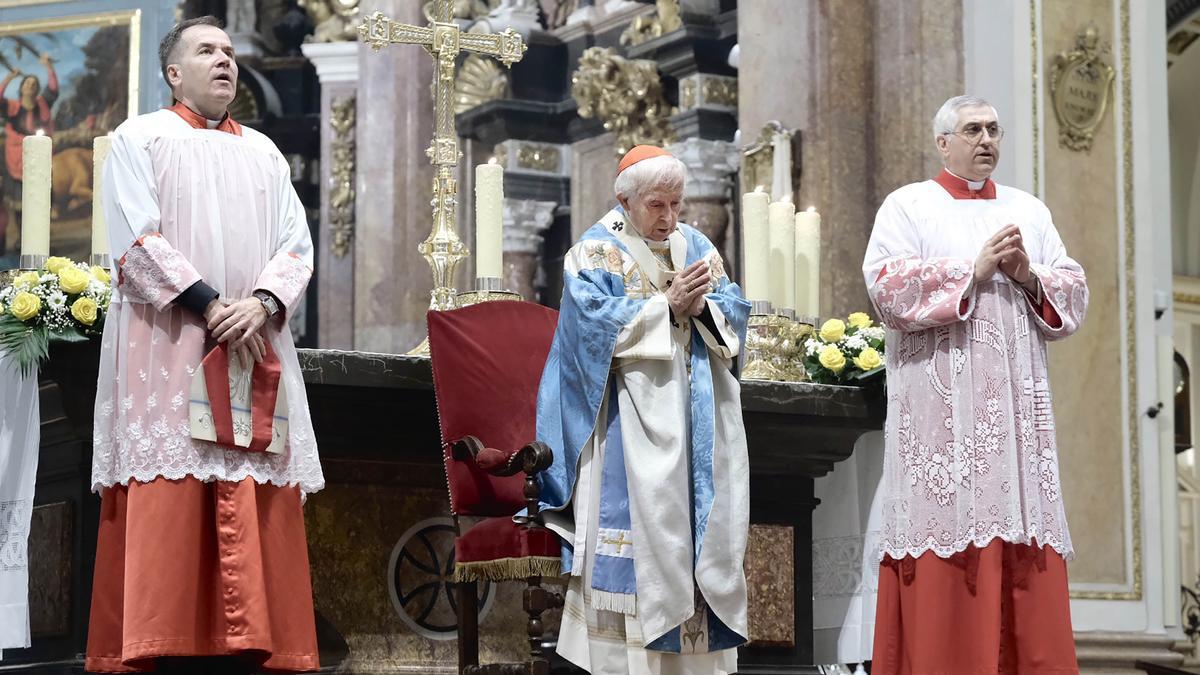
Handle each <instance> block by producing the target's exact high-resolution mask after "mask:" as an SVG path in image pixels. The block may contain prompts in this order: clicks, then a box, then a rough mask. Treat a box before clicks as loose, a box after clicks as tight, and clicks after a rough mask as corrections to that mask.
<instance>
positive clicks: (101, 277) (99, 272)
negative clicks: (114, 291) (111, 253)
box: [92, 265, 112, 284]
mask: <svg viewBox="0 0 1200 675" xmlns="http://www.w3.org/2000/svg"><path fill="white" fill-rule="evenodd" d="M92 276H94V277H96V281H100V282H103V283H106V284H108V283H112V277H111V276H109V274H108V270H106V269H104V268H103V267H100V266H99V265H92Z"/></svg>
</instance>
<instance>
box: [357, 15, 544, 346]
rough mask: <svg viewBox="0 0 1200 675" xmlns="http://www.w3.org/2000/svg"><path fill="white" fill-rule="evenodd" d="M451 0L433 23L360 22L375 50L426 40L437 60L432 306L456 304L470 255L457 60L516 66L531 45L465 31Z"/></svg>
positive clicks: (429, 247)
mask: <svg viewBox="0 0 1200 675" xmlns="http://www.w3.org/2000/svg"><path fill="white" fill-rule="evenodd" d="M451 4H452V0H435V2H434V3H433V17H434V20H433V22H432V23H431V24H430V25H428V26H413V25H409V24H406V23H399V22H396V21H392V20H391V19H389V18H387V17H386V16H384V15H383V14H382V13H381V12H375V13H374V14H372V15H371V16H369V17H367V19H366V20H364V21H363V24H362V25H361V26H359V27H358V34H359V39H360V40H361V41H362V42H364V43H366V44H369V45H371V47H372V48H373V49H374V50H375V51H379V50H380V49H381V48H382V47H384V46H386V45H388V44H410V45H421V46H423V47H425V49H426V50H427V51H428V52H429V54H430V56H432V57H433V58H434V59H436V60H437V67H436V70H435V72H434V76H433V115H434V132H433V133H434V136H433V143H432V144H431V145H430V146H429V149H427V150H426V151H425V154H426V155H428V156H429V159H430V161H431V162H432V163H433V166H434V168H435V169H436V171H437V175H436V176H435V177H434V179H433V201H432V206H433V230H432V231H431V232H430V233H429V236H428V237H427V238H426V239H425V241H423V242H421V245H420V246H418V247H417V250H418V251H420V252H421V255H423V256H425V260H427V261H428V262H429V266H430V267H431V268H433V291H432V298H431V300H430V303H429V308H430V309H434V310H443V309H454V307H455V306H456V301H455V295H456V289H455V288H454V268H455V267H456V266H457V265H458V263H459V261H461V260H462V259H463V258H465V257H467V256H468V255H469V254H470V252H469V251H468V250H467V247H466V245H465V244H463V242H462V239H460V238H459V236H458V232H457V230H456V227H455V221H456V217H455V215H456V209H455V205H456V204H457V199H456V198H455V195H456V194H457V193H458V183H457V181H456V180H455V178H454V172H455V167H457V166H458V159H459V157H461V156H462V153H461V152H460V151H459V149H458V132H457V131H456V130H455V128H454V77H455V72H454V71H455V68H454V66H455V60H456V59H457V58H458V55H459V52H463V51H466V52H474V53H476V54H485V55H487V56H491V57H494V58H496V59H498V60H499V61H500V62H501V63H503V64H504V65H505V66H508V67H512V64H514V63H516V62H517V61H520V60H521V57H522V56H524V55H525V49H526V46H525V42H524V40H522V39H521V36H520V34H518V33H517V32H516V31H514V30H513V29H512V28H507V29H505V30H504V32H502V33H493V34H479V33H464V32H463V31H462V30H460V29H459V27H458V24H457V23H454V21H453V19H452V15H451V11H450V10H451ZM418 350H420V347H418Z"/></svg>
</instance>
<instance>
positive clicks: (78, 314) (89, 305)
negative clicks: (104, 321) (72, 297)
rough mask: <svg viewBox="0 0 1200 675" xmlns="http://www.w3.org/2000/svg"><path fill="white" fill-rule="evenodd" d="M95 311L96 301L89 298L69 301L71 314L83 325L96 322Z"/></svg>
mask: <svg viewBox="0 0 1200 675" xmlns="http://www.w3.org/2000/svg"><path fill="white" fill-rule="evenodd" d="M96 311H97V308H96V301H95V300H92V299H91V298H79V299H78V300H76V301H75V302H73V303H71V316H73V317H75V318H76V319H77V320H78V321H79V323H81V324H83V325H85V326H90V325H92V324H94V323H96Z"/></svg>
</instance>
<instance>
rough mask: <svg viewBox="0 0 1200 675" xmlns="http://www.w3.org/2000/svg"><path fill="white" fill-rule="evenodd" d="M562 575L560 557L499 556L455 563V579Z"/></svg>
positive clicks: (494, 579)
mask: <svg viewBox="0 0 1200 675" xmlns="http://www.w3.org/2000/svg"><path fill="white" fill-rule="evenodd" d="M561 575H562V560H561V559H560V558H542V557H528V558H499V559H497V560H481V561H479V562H460V563H455V564H454V580H455V581H483V580H484V579H487V580H488V581H512V580H516V579H525V578H527V577H557V576H561Z"/></svg>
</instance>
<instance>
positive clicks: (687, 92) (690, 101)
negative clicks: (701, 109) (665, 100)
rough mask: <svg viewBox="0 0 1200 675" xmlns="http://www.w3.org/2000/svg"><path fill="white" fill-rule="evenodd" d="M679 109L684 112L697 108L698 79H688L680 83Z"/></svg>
mask: <svg viewBox="0 0 1200 675" xmlns="http://www.w3.org/2000/svg"><path fill="white" fill-rule="evenodd" d="M679 107H680V108H681V109H683V110H691V109H692V108H695V107H696V78H694V77H687V78H684V79H682V80H680V81H679Z"/></svg>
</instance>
